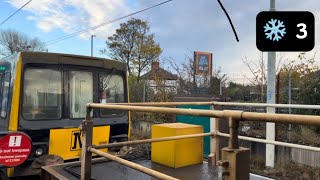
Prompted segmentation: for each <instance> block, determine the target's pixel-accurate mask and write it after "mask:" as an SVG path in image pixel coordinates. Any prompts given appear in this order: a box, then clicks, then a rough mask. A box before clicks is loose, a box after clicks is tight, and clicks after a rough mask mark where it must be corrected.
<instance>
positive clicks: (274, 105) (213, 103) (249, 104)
mask: <svg viewBox="0 0 320 180" xmlns="http://www.w3.org/2000/svg"><path fill="white" fill-rule="evenodd" d="M110 104H112V105H130V106H182V105H216V106H244V107H263V108H267V107H275V108H293V109H320V105H306V104H265V103H237V102H217V101H208V102H146V103H110Z"/></svg>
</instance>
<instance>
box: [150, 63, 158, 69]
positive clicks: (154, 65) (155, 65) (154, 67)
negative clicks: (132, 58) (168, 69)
mask: <svg viewBox="0 0 320 180" xmlns="http://www.w3.org/2000/svg"><path fill="white" fill-rule="evenodd" d="M151 69H152V70H154V69H159V62H157V61H153V62H152V65H151Z"/></svg>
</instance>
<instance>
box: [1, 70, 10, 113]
mask: <svg viewBox="0 0 320 180" xmlns="http://www.w3.org/2000/svg"><path fill="white" fill-rule="evenodd" d="M9 89H10V73H5V74H4V76H3V81H2V83H1V113H0V116H1V117H3V118H6V117H7V110H8V98H9Z"/></svg>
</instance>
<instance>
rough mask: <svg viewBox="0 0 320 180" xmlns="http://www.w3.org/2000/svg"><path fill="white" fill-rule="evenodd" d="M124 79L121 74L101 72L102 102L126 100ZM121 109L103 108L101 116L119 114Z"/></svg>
mask: <svg viewBox="0 0 320 180" xmlns="http://www.w3.org/2000/svg"><path fill="white" fill-rule="evenodd" d="M124 97H125V96H124V81H123V77H122V76H120V75H108V74H100V103H122V102H124ZM120 113H121V111H119V110H108V109H101V110H100V116H102V117H105V116H110V115H118V114H120Z"/></svg>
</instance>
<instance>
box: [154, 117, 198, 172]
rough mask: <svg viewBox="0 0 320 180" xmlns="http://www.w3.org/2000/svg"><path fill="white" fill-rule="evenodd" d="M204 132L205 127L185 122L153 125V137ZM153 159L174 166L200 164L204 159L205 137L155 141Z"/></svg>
mask: <svg viewBox="0 0 320 180" xmlns="http://www.w3.org/2000/svg"><path fill="white" fill-rule="evenodd" d="M197 133H203V127H202V126H199V125H192V124H184V123H168V124H157V125H153V126H152V138H160V137H168V136H179V135H187V134H197ZM151 160H152V161H153V162H156V163H159V164H163V165H166V166H169V167H173V168H179V167H184V166H189V165H193V164H200V163H202V161H203V137H197V138H190V139H181V140H173V141H164V142H153V143H152V147H151Z"/></svg>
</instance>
